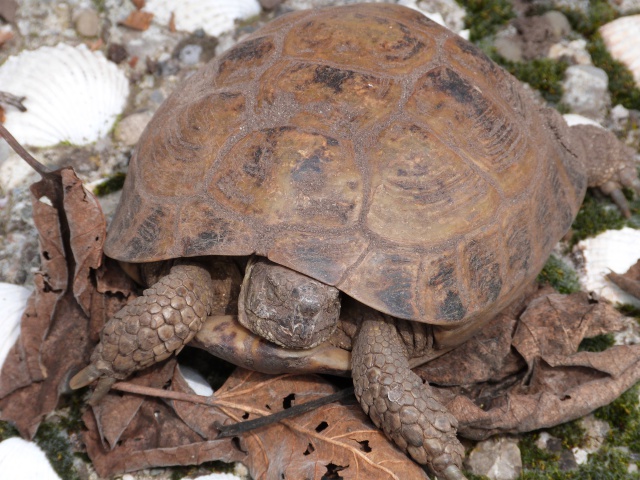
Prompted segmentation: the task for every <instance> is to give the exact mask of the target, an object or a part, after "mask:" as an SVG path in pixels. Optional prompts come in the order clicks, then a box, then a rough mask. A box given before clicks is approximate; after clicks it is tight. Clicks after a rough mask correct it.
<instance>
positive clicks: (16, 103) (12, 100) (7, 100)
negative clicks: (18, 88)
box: [0, 92, 27, 112]
mask: <svg viewBox="0 0 640 480" xmlns="http://www.w3.org/2000/svg"><path fill="white" fill-rule="evenodd" d="M26 98H27V97H18V96H17V95H13V94H11V93H8V92H0V103H4V104H5V105H11V106H13V107H16V108H17V109H18V110H20V111H21V112H26V111H27V107H25V106H24V104H23V103H22V101H23V100H25V99H26Z"/></svg>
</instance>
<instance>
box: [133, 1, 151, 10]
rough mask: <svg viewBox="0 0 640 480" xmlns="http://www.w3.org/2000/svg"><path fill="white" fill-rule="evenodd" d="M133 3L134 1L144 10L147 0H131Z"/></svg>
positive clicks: (139, 8) (137, 6)
mask: <svg viewBox="0 0 640 480" xmlns="http://www.w3.org/2000/svg"><path fill="white" fill-rule="evenodd" d="M131 3H133V4H134V5H135V7H136V8H137V9H138V10H142V9H143V8H144V6H145V4H146V3H147V2H146V0H131Z"/></svg>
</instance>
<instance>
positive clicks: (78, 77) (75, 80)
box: [0, 43, 129, 147]
mask: <svg viewBox="0 0 640 480" xmlns="http://www.w3.org/2000/svg"><path fill="white" fill-rule="evenodd" d="M0 90H2V91H6V92H9V93H12V94H14V95H18V96H24V97H26V100H24V102H23V103H24V105H25V107H26V108H27V111H26V112H20V111H18V110H17V109H13V108H9V109H7V114H6V122H5V127H7V129H8V130H9V131H10V132H11V133H12V134H13V135H14V136H15V137H16V138H17V139H18V141H19V142H21V143H23V144H26V145H31V146H34V147H46V146H51V145H56V144H58V143H60V142H69V143H72V144H75V145H83V144H87V143H91V142H95V141H96V140H98V139H99V138H101V137H103V136H105V135H106V134H107V133H108V132H109V130H110V129H111V127H112V126H113V123H114V122H115V120H116V118H117V116H118V115H119V114H120V113H121V112H122V110H123V109H124V107H125V104H126V101H127V97H128V95H129V82H128V80H127V78H126V76H125V74H124V73H123V72H122V71H121V70H120V69H118V67H117V66H116V65H115V64H114V63H112V62H109V61H108V60H107V59H106V58H105V57H104V55H103V54H102V53H101V52H91V51H90V50H89V49H88V48H87V47H86V46H85V45H79V46H77V47H72V46H70V45H67V44H64V43H59V44H58V45H56V46H55V47H40V48H38V49H36V50H31V51H23V52H21V53H20V54H18V55H16V56H12V57H9V59H8V60H7V61H6V62H5V63H4V64H3V65H2V66H0Z"/></svg>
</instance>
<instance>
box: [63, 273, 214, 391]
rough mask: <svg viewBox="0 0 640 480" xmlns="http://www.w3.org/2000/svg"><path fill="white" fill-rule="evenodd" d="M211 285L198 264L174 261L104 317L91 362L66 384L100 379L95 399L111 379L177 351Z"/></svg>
mask: <svg viewBox="0 0 640 480" xmlns="http://www.w3.org/2000/svg"><path fill="white" fill-rule="evenodd" d="M212 291H213V289H212V285H211V276H210V275H209V272H208V271H207V270H206V269H204V268H203V267H201V266H199V265H196V264H184V265H177V266H174V267H173V268H172V269H171V271H170V273H169V274H168V275H166V276H164V277H162V278H161V279H160V280H159V281H158V282H157V283H155V284H154V285H153V286H151V287H150V288H148V289H146V290H145V291H144V293H143V294H142V295H141V296H139V297H137V298H136V299H134V300H133V301H132V302H131V303H129V304H128V305H126V306H125V307H124V308H122V309H121V310H119V311H118V312H117V313H116V314H115V315H114V316H113V318H111V319H110V320H109V321H108V322H107V324H106V325H105V326H104V328H103V330H102V333H101V334H100V343H98V345H97V346H96V348H95V350H94V351H93V354H92V355H91V364H90V365H89V366H87V367H86V368H84V369H83V370H81V371H80V372H79V373H78V374H76V375H75V376H74V377H73V378H72V379H71V382H70V385H71V388H74V389H75V388H80V387H83V386H85V385H88V384H89V383H91V382H93V381H94V380H96V379H101V381H100V382H99V385H98V387H97V388H96V391H95V393H94V396H93V397H92V399H91V401H92V403H95V402H96V401H98V400H99V399H100V397H102V396H103V395H104V394H105V393H106V392H107V391H108V390H109V387H110V386H111V384H113V382H114V381H115V380H116V379H123V378H126V377H128V376H129V375H131V374H132V373H133V372H135V371H137V370H142V369H143V368H146V367H148V366H150V365H152V364H154V363H156V362H160V361H162V360H164V359H166V358H168V357H170V356H171V355H172V354H173V353H177V352H179V351H180V350H181V349H182V347H184V346H185V345H186V344H187V343H189V342H190V341H191V339H192V338H193V337H194V336H195V335H196V333H197V332H198V330H200V328H201V327H202V324H203V322H204V320H205V319H206V318H207V315H209V313H210V312H211V304H212V301H213V298H212Z"/></svg>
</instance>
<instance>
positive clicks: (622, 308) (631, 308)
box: [616, 303, 640, 321]
mask: <svg viewBox="0 0 640 480" xmlns="http://www.w3.org/2000/svg"><path fill="white" fill-rule="evenodd" d="M616 309H617V310H618V311H619V312H620V313H622V314H623V315H626V316H627V317H633V318H636V319H637V320H638V321H640V308H638V307H636V306H635V305H631V304H630V303H623V304H619V305H618V306H617V307H616Z"/></svg>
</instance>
